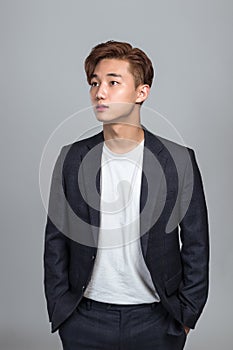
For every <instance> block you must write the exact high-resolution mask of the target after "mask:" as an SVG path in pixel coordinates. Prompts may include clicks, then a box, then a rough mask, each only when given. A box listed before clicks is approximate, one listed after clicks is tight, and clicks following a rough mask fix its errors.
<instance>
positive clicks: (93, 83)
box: [90, 81, 99, 87]
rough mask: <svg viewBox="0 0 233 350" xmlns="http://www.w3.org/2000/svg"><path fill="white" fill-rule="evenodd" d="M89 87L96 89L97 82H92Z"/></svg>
mask: <svg viewBox="0 0 233 350" xmlns="http://www.w3.org/2000/svg"><path fill="white" fill-rule="evenodd" d="M90 85H91V87H96V86H98V85H99V84H98V83H97V81H92V82H91V84H90Z"/></svg>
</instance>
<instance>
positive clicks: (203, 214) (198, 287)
mask: <svg viewBox="0 0 233 350" xmlns="http://www.w3.org/2000/svg"><path fill="white" fill-rule="evenodd" d="M189 154H190V160H191V161H188V164H187V166H186V170H185V175H184V181H183V186H182V194H181V212H182V217H183V219H182V221H181V222H180V235H181V242H182V246H181V258H182V265H183V279H182V283H181V285H180V289H179V299H180V301H181V307H182V316H183V324H184V325H186V326H188V327H190V328H194V327H195V324H196V322H197V320H198V318H199V316H200V314H201V312H202V310H203V307H204V305H205V303H206V300H207V295H208V285H209V266H208V265H209V229H208V214H207V207H206V201H205V195H204V190H203V184H202V179H201V174H200V171H199V169H198V165H197V162H196V159H195V154H194V151H193V150H190V149H189ZM190 193H191V195H190Z"/></svg>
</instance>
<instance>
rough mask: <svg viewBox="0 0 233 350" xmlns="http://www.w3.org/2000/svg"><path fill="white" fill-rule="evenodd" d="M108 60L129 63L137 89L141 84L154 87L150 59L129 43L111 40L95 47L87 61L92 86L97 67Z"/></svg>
mask: <svg viewBox="0 0 233 350" xmlns="http://www.w3.org/2000/svg"><path fill="white" fill-rule="evenodd" d="M106 58H114V59H119V60H125V61H128V62H129V66H130V68H129V69H130V72H131V73H132V75H133V76H134V79H135V87H138V86H139V85H140V84H148V85H149V86H151V85H152V81H153V77H154V69H153V66H152V63H151V60H150V59H149V57H148V56H147V55H146V54H145V52H143V51H142V50H140V49H138V48H134V47H132V45H130V44H129V43H125V42H119V41H114V40H109V41H107V42H105V43H101V44H98V45H97V46H95V47H94V48H93V49H92V50H91V52H90V54H89V56H88V57H87V58H86V60H85V71H86V75H87V81H88V83H89V84H90V83H91V78H92V74H93V72H94V70H95V67H96V65H97V64H98V63H99V62H100V61H101V60H102V59H106Z"/></svg>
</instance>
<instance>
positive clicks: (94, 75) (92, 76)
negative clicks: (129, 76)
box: [91, 73, 122, 78]
mask: <svg viewBox="0 0 233 350" xmlns="http://www.w3.org/2000/svg"><path fill="white" fill-rule="evenodd" d="M107 77H114V78H122V75H120V74H116V73H108V74H107ZM91 78H98V75H97V74H92V75H91Z"/></svg>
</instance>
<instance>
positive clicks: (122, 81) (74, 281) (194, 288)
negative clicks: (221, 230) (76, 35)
mask: <svg viewBox="0 0 233 350" xmlns="http://www.w3.org/2000/svg"><path fill="white" fill-rule="evenodd" d="M85 70H86V74H87V80H88V83H89V84H90V97H91V102H92V105H93V109H94V112H95V115H96V117H97V119H98V120H99V121H100V122H102V123H103V130H102V131H101V132H100V133H98V134H97V135H94V136H91V137H89V138H87V139H84V140H81V141H78V142H75V143H73V144H72V145H68V146H65V147H63V149H62V151H61V153H60V155H59V157H58V160H57V162H56V165H55V169H54V173H53V178H52V185H51V194H50V204H49V213H48V220H47V225H46V236H45V255H44V262H45V292H46V298H47V305H48V313H49V318H50V321H51V322H52V332H55V331H56V330H59V335H60V337H61V341H62V344H63V348H64V349H65V350H79V349H80V350H81V349H88V350H90V349H95V350H98V349H101V350H104V349H107V350H109V349H122V350H128V349H134V350H137V349H142V348H143V349H145V350H150V349H157V350H158V349H159V350H171V349H172V350H179V349H183V347H184V344H185V340H186V336H187V334H188V332H189V330H190V328H194V327H195V325H196V322H197V320H198V318H199V316H200V314H201V312H202V310H203V307H204V305H205V302H206V299H207V292H208V260H209V247H208V223H207V210H206V204H205V198H204V193H203V186H202V181H201V176H200V172H199V170H198V166H197V163H196V161H195V156H194V152H193V150H191V149H188V148H186V147H184V146H181V145H178V144H175V143H173V142H171V141H168V140H165V139H162V138H160V137H158V136H155V135H154V134H152V133H151V132H150V131H149V130H147V129H146V128H145V127H144V126H143V125H142V124H141V122H140V110H141V107H142V104H143V102H144V101H145V100H146V99H147V98H148V95H149V92H150V87H151V85H152V80H153V67H152V64H151V61H150V59H149V58H148V57H147V55H146V54H145V53H144V52H143V51H141V50H140V49H137V48H133V47H132V46H131V45H130V44H128V43H122V42H115V41H108V42H106V43H102V44H99V45H97V46H96V47H95V48H93V50H92V51H91V53H90V54H89V56H88V57H87V58H86V61H85Z"/></svg>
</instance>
